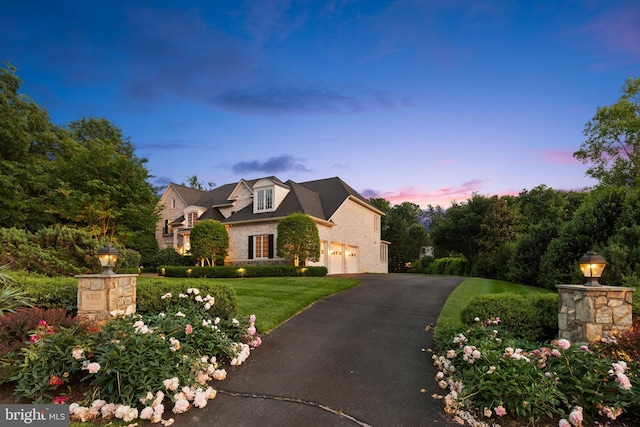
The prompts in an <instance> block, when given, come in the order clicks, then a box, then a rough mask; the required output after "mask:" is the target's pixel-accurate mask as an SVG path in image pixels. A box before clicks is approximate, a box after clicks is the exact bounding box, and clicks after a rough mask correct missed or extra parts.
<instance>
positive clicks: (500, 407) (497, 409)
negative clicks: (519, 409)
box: [493, 405, 507, 417]
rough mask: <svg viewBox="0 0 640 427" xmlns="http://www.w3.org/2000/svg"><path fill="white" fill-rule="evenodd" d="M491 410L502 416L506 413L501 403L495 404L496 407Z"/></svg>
mask: <svg viewBox="0 0 640 427" xmlns="http://www.w3.org/2000/svg"><path fill="white" fill-rule="evenodd" d="M493 411H494V412H495V413H496V415H497V416H499V417H504V416H505V415H507V410H506V409H505V408H504V406H502V405H499V406H497V407H496V408H494V409H493Z"/></svg>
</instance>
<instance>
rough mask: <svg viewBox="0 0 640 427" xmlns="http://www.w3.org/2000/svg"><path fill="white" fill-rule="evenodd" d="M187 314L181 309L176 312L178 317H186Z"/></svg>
mask: <svg viewBox="0 0 640 427" xmlns="http://www.w3.org/2000/svg"><path fill="white" fill-rule="evenodd" d="M185 316H186V314H184V313H183V312H181V311H179V312H177V313H176V317H185Z"/></svg>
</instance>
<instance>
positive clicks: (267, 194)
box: [256, 188, 273, 212]
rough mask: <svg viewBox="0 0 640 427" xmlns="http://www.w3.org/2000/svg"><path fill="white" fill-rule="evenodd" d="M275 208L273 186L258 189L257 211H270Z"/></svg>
mask: <svg viewBox="0 0 640 427" xmlns="http://www.w3.org/2000/svg"><path fill="white" fill-rule="evenodd" d="M272 209H273V188H266V189H264V190H259V191H258V197H257V201H256V211H257V212H260V211H270V210H272Z"/></svg>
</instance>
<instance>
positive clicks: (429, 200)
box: [362, 179, 485, 208]
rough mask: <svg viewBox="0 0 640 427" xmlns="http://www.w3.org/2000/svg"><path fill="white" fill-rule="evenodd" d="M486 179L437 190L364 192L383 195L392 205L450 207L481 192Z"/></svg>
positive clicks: (407, 188)
mask: <svg viewBox="0 0 640 427" xmlns="http://www.w3.org/2000/svg"><path fill="white" fill-rule="evenodd" d="M484 183H485V181H483V180H479V179H473V180H471V181H467V182H464V183H462V184H460V185H454V186H449V187H442V188H437V189H435V190H423V189H421V188H416V187H405V188H399V189H397V190H394V191H388V192H384V193H380V192H377V191H374V190H365V191H364V192H363V193H362V194H363V195H364V196H365V197H382V198H384V199H386V200H388V201H389V202H390V203H391V205H392V206H393V205H398V204H401V203H403V202H411V203H415V204H417V205H420V206H421V207H422V208H426V207H427V206H428V205H433V206H436V205H440V206H442V207H448V206H450V205H451V203H452V202H454V201H458V202H463V201H465V200H468V199H469V198H471V196H472V195H473V193H476V192H479V191H480V190H481V189H482V188H483V185H484Z"/></svg>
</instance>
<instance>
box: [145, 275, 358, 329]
mask: <svg viewBox="0 0 640 427" xmlns="http://www.w3.org/2000/svg"><path fill="white" fill-rule="evenodd" d="M145 279H146V278H145V277H144V276H140V277H139V278H138V280H145ZM154 279H156V280H157V278H154ZM163 280H184V279H169V278H166V279H163ZM207 280H212V281H215V282H217V283H226V284H228V285H230V286H231V287H233V289H235V291H236V294H237V296H238V316H239V317H240V316H242V317H245V316H248V315H250V314H255V315H256V328H258V331H259V332H260V333H263V334H264V333H267V332H269V331H271V330H272V329H274V328H275V327H276V326H278V325H280V324H281V323H282V322H284V321H286V320H287V319H289V318H290V317H292V316H294V315H295V314H297V313H299V312H300V311H302V310H304V309H305V308H306V307H308V306H309V305H310V304H313V303H314V302H315V301H317V300H319V299H322V298H325V297H328V296H330V295H333V294H335V293H337V292H340V291H343V290H345V289H349V288H352V287H354V286H357V285H359V284H360V281H358V280H355V279H345V278H339V277H260V278H244V279H207Z"/></svg>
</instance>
